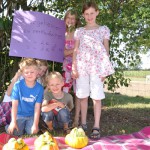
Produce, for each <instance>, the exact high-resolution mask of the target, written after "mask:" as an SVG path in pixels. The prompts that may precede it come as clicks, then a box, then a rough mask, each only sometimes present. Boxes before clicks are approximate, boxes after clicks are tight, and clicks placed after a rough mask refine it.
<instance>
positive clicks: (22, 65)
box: [19, 58, 38, 71]
mask: <svg viewBox="0 0 150 150" xmlns="http://www.w3.org/2000/svg"><path fill="white" fill-rule="evenodd" d="M30 66H35V67H37V69H38V64H37V62H36V60H35V59H33V58H23V59H22V60H21V61H20V63H19V68H20V70H21V71H23V70H24V68H25V67H30Z"/></svg>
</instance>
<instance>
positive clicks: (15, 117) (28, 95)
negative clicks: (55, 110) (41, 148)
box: [5, 58, 44, 136]
mask: <svg viewBox="0 0 150 150" xmlns="http://www.w3.org/2000/svg"><path fill="white" fill-rule="evenodd" d="M19 67H20V70H21V72H22V75H23V77H24V79H22V80H20V81H18V82H16V83H15V85H14V87H13V90H12V94H11V99H12V113H11V123H10V125H9V126H6V127H5V129H6V132H7V133H9V134H13V135H17V136H20V135H23V134H36V133H38V131H39V128H38V123H39V118H40V107H41V103H42V99H43V93H44V88H43V86H42V85H41V84H39V83H38V82H37V81H36V79H37V76H38V72H39V68H38V65H37V61H36V60H34V59H29V58H28V59H23V60H22V61H21V63H20V64H19Z"/></svg>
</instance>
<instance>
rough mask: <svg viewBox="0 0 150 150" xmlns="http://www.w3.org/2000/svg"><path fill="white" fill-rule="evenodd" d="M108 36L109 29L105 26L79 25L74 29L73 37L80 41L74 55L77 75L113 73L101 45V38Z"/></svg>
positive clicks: (106, 74)
mask: <svg viewBox="0 0 150 150" xmlns="http://www.w3.org/2000/svg"><path fill="white" fill-rule="evenodd" d="M109 38H110V30H109V29H108V27H106V26H100V27H99V28H97V29H92V30H86V29H85V28H84V27H81V28H78V29H77V30H76V31H75V39H76V40H79V41H80V44H79V49H78V52H77V57H76V60H77V70H78V73H79V75H82V76H86V75H90V74H97V75H99V76H100V77H106V76H108V75H111V74H113V73H114V68H113V66H112V64H111V62H110V60H109V56H108V55H107V51H106V49H105V47H104V45H103V40H104V39H109Z"/></svg>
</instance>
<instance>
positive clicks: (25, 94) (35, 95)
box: [11, 79, 44, 117]
mask: <svg viewBox="0 0 150 150" xmlns="http://www.w3.org/2000/svg"><path fill="white" fill-rule="evenodd" d="M43 93H44V88H43V86H42V85H41V84H39V83H38V82H36V83H35V85H34V87H32V88H30V87H28V86H27V85H26V83H25V80H24V79H22V80H20V81H18V82H16V83H15V85H14V87H13V90H12V94H11V99H12V100H18V112H17V116H22V117H30V116H34V108H35V104H36V103H42V100H43Z"/></svg>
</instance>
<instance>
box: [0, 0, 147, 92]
mask: <svg viewBox="0 0 150 150" xmlns="http://www.w3.org/2000/svg"><path fill="white" fill-rule="evenodd" d="M86 1H87V0H81V1H78V0H63V1H61V0H36V1H34V0H30V1H27V0H26V1H25V0H18V1H17V0H2V1H1V2H0V12H1V18H0V41H1V42H0V56H1V58H0V62H1V71H0V76H1V82H0V88H1V89H0V91H1V93H2V92H3V91H4V90H5V89H6V87H7V85H8V83H9V81H10V79H11V77H12V76H13V74H14V72H15V70H16V68H17V67H16V65H17V63H18V61H19V60H20V59H19V58H15V57H14V58H12V57H9V56H8V53H9V46H10V36H11V26H12V19H13V16H12V15H13V11H14V10H18V9H19V8H22V9H23V10H33V11H40V12H44V13H47V14H51V13H53V14H54V15H55V16H56V17H57V18H61V19H63V16H64V12H65V11H66V10H67V9H69V8H74V9H75V10H77V12H78V13H79V16H80V18H81V22H82V25H84V24H85V22H84V20H83V19H82V16H81V9H82V4H83V3H84V2H86ZM27 2H28V5H27ZM95 2H96V3H97V4H98V7H99V9H100V14H99V16H98V18H97V22H98V24H101V25H107V26H108V27H109V28H110V30H111V41H110V42H111V43H110V47H111V48H110V59H111V61H112V63H113V64H114V65H115V70H116V72H115V74H114V75H113V76H109V77H108V80H107V82H106V83H107V84H108V89H110V90H113V89H114V88H115V87H119V86H120V85H121V86H123V85H124V86H128V83H129V79H125V78H124V76H123V69H124V68H125V67H126V63H127V64H128V67H129V68H130V67H132V68H133V67H134V66H136V64H137V62H139V61H140V56H139V54H140V53H146V52H147V51H148V49H149V47H150V34H148V33H150V18H149V16H150V8H149V5H150V1H149V0H140V1H139V0H113V1H112V0H101V1H99V0H95ZM2 64H3V66H2ZM51 65H52V64H51V63H50V66H51ZM12 68H14V69H12ZM55 68H56V70H59V71H60V68H61V65H60V64H57V63H56V64H55ZM12 70H14V71H12ZM6 83H7V84H6Z"/></svg>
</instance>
